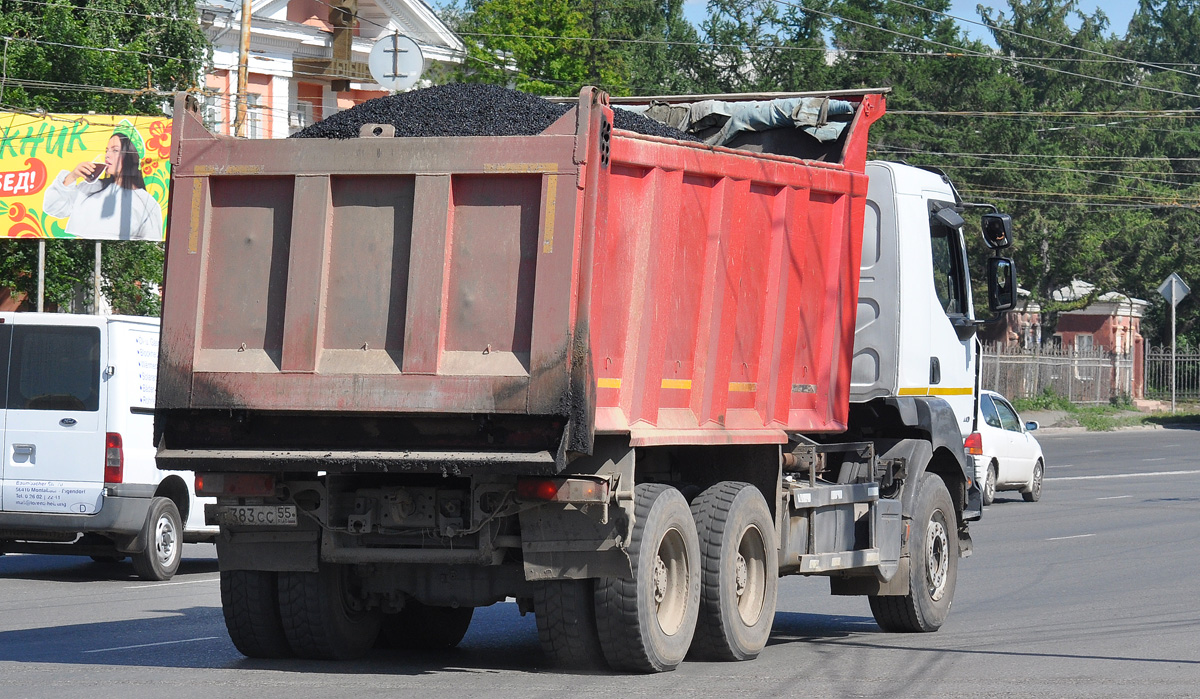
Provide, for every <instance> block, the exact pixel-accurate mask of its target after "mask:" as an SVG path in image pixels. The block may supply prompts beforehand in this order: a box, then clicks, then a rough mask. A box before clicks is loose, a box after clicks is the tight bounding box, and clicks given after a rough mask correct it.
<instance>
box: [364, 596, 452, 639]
mask: <svg viewBox="0 0 1200 699" xmlns="http://www.w3.org/2000/svg"><path fill="white" fill-rule="evenodd" d="M474 614H475V608H474V607H434V606H429V605H426V604H421V603H420V602H418V601H416V600H415V599H409V600H408V601H406V602H405V603H404V609H402V610H400V611H399V612H397V613H395V614H384V615H383V628H382V629H380V632H379V641H380V642H379V645H380V646H382V647H384V648H404V649H406V650H448V649H450V648H454V647H456V646H458V644H459V642H461V641H462V640H463V636H466V635H467V629H468V628H469V627H470V626H471V617H472V616H474Z"/></svg>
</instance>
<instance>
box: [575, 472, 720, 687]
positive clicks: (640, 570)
mask: <svg viewBox="0 0 1200 699" xmlns="http://www.w3.org/2000/svg"><path fill="white" fill-rule="evenodd" d="M634 508H635V509H634V513H635V515H634V516H635V519H634V525H633V531H632V532H631V533H630V537H629V539H630V541H629V548H628V553H629V562H630V563H631V564H632V566H633V577H632V578H603V579H601V580H599V581H598V582H597V583H596V627H597V630H598V632H599V636H600V647H601V649H602V650H603V651H604V658H605V660H607V661H608V664H609V665H610V666H612V668H613V669H615V670H626V671H634V672H663V671H666V670H674V669H675V667H676V666H677V665H679V663H681V662H683V658H684V656H686V655H687V652H688V648H689V647H690V646H691V645H692V637H693V636H694V635H695V633H696V617H697V615H698V613H699V609H700V543H699V541H698V539H697V537H696V522H695V520H693V519H692V511H691V510H690V509H689V508H688V503H687V500H685V499H684V497H683V494H682V493H680V492H679V491H678V490H676V489H675V488H672V487H671V486H668V485H663V484H660V483H643V484H641V485H638V486H636V487H635V489H634Z"/></svg>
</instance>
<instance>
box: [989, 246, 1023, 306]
mask: <svg viewBox="0 0 1200 699" xmlns="http://www.w3.org/2000/svg"><path fill="white" fill-rule="evenodd" d="M987 281H988V308H989V309H991V311H992V313H1001V312H1003V311H1011V310H1012V309H1013V308H1015V307H1016V305H1017V266H1016V265H1015V264H1013V261H1012V260H1010V259H1009V258H1007V257H989V258H988V276H987Z"/></svg>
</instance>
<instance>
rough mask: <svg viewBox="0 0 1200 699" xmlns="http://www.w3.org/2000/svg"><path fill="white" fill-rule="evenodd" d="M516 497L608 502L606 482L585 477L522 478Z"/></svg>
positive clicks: (557, 500)
mask: <svg viewBox="0 0 1200 699" xmlns="http://www.w3.org/2000/svg"><path fill="white" fill-rule="evenodd" d="M517 499H519V500H525V501H529V500H540V501H543V502H580V503H586V502H608V483H607V482H605V481H593V480H589V479H585V478H522V479H521V480H519V481H517Z"/></svg>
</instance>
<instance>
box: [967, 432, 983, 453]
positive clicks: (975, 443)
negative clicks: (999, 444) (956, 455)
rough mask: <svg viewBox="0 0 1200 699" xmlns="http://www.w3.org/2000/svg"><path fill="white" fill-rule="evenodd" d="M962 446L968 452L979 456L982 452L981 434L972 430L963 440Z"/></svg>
mask: <svg viewBox="0 0 1200 699" xmlns="http://www.w3.org/2000/svg"><path fill="white" fill-rule="evenodd" d="M963 448H964V449H966V450H967V453H968V454H973V455H975V456H979V455H981V454H983V435H981V434H979V433H978V432H972V433H971V434H969V435H967V438H966V439H964V440H963Z"/></svg>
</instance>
